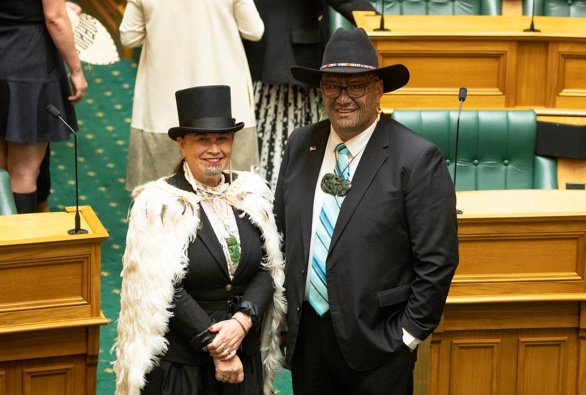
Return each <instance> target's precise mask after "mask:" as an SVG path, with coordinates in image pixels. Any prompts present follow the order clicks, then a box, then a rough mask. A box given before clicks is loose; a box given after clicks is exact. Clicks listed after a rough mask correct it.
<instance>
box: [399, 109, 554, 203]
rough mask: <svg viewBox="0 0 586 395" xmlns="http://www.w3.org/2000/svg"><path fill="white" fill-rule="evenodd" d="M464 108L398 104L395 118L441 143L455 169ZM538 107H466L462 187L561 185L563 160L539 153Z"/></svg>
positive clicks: (460, 171)
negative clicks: (559, 172)
mask: <svg viewBox="0 0 586 395" xmlns="http://www.w3.org/2000/svg"><path fill="white" fill-rule="evenodd" d="M457 117H458V110H394V111H393V114H392V118H394V119H396V120H397V121H399V122H400V123H402V124H403V125H405V126H407V127H409V128H410V129H412V130H414V131H415V132H416V133H418V134H420V135H422V136H423V137H425V138H426V139H428V140H430V141H431V142H433V143H434V144H436V145H437V146H438V148H439V149H440V151H441V152H442V154H443V156H444V158H445V159H446V164H447V166H448V170H449V171H450V174H452V177H453V174H454V159H455V152H456V123H457ZM536 136H537V119H536V115H535V112H534V111H533V110H463V111H462V114H461V117H460V133H459V143H458V171H457V175H456V189H457V190H459V191H467V190H490V189H557V187H558V186H557V162H556V160H555V159H552V158H546V157H541V156H538V155H536V154H535V143H536Z"/></svg>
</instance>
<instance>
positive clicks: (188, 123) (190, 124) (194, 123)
mask: <svg viewBox="0 0 586 395" xmlns="http://www.w3.org/2000/svg"><path fill="white" fill-rule="evenodd" d="M181 127H185V128H194V129H226V128H232V127H234V118H221V117H210V118H197V119H188V120H184V121H183V122H181Z"/></svg>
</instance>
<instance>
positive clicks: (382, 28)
mask: <svg viewBox="0 0 586 395" xmlns="http://www.w3.org/2000/svg"><path fill="white" fill-rule="evenodd" d="M374 31H375V32H390V29H385V0H383V1H382V12H381V15H380V26H379V27H378V28H377V29H374Z"/></svg>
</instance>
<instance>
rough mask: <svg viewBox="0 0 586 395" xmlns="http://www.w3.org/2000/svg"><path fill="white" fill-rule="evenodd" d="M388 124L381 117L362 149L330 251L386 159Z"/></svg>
mask: <svg viewBox="0 0 586 395" xmlns="http://www.w3.org/2000/svg"><path fill="white" fill-rule="evenodd" d="M388 128H389V123H388V119H387V118H386V116H384V115H383V116H381V118H380V121H379V122H378V124H377V126H376V128H375V129H374V132H373V134H372V136H371V137H370V140H369V141H368V143H367V144H366V147H365V148H364V152H363V154H362V158H361V159H360V163H359V164H358V168H357V169H356V171H355V173H354V176H353V177H352V188H351V189H350V192H348V195H346V198H345V199H344V202H343V203H342V207H341V208H340V214H339V215H338V220H337V222H336V227H335V229H334V234H333V235H332V241H331V243H330V251H331V250H332V249H333V248H334V247H335V245H336V242H337V241H338V239H339V238H340V235H341V234H342V232H343V231H344V228H345V227H346V225H347V224H348V221H349V220H350V218H351V217H352V214H353V213H354V211H355V210H356V207H357V206H358V204H359V203H360V201H361V200H362V197H363V196H364V194H365V193H366V191H367V190H368V188H369V187H370V185H371V183H372V181H373V180H374V178H375V176H376V174H377V173H378V171H379V169H380V167H381V166H382V164H383V163H384V162H385V161H386V160H387V159H388V155H387V153H386V152H385V148H386V147H388V146H389V135H388V133H389V131H388Z"/></svg>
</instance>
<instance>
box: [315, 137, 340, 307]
mask: <svg viewBox="0 0 586 395" xmlns="http://www.w3.org/2000/svg"><path fill="white" fill-rule="evenodd" d="M336 150H337V151H338V155H337V164H336V167H335V169H334V174H335V175H336V176H339V177H343V178H344V179H346V180H348V179H349V177H350V169H349V167H350V166H349V163H350V162H349V158H348V153H349V151H348V148H347V147H346V145H345V144H344V143H340V144H338V146H337V147H336ZM344 197H345V196H334V195H330V194H326V195H325V198H324V202H323V206H322V208H321V213H320V215H319V222H318V223H317V226H316V230H315V233H316V235H315V241H314V243H313V244H314V246H313V258H312V260H311V278H310V280H309V283H310V284H309V285H310V287H309V303H310V304H311V306H312V307H313V308H314V310H315V311H316V312H317V313H318V314H319V315H320V316H321V315H324V314H325V313H326V312H327V311H328V310H329V309H330V306H329V303H328V287H327V282H326V259H327V257H328V251H329V248H330V242H331V240H332V234H333V233H334V227H335V225H336V220H337V219H338V213H339V212H340V206H342V202H343V201H344Z"/></svg>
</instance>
